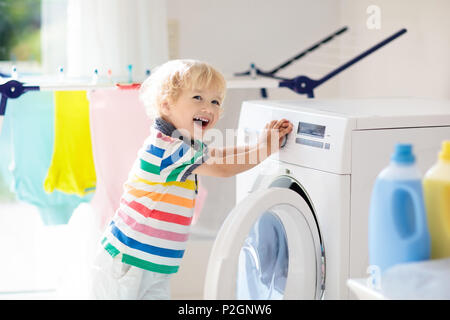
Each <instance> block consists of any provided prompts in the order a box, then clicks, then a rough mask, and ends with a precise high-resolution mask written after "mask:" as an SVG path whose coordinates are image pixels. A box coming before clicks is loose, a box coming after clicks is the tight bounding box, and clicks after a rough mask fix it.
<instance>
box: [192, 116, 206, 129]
mask: <svg viewBox="0 0 450 320" xmlns="http://www.w3.org/2000/svg"><path fill="white" fill-rule="evenodd" d="M193 121H194V123H195V124H196V125H198V126H201V127H202V129H204V128H206V127H207V126H208V124H209V121H210V120H209V119H208V118H206V117H194V118H193Z"/></svg>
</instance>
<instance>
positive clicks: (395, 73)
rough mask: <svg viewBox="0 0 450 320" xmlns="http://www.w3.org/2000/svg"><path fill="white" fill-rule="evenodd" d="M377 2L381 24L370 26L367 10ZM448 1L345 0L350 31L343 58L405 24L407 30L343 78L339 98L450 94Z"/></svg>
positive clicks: (343, 13)
mask: <svg viewBox="0 0 450 320" xmlns="http://www.w3.org/2000/svg"><path fill="white" fill-rule="evenodd" d="M369 5H377V6H378V7H379V8H380V13H381V28H380V29H379V30H377V29H372V30H370V29H368V28H367V26H366V20H367V18H368V16H369V15H368V14H367V13H366V9H367V7H368V6H369ZM449 12H450V1H448V0H429V1H423V0H395V1H392V0H376V1H375V0H345V1H341V8H340V20H341V21H342V22H343V23H346V24H348V25H349V27H350V28H351V30H352V38H351V41H346V42H345V45H346V46H345V47H344V46H343V49H342V50H343V51H342V52H343V58H344V56H350V57H351V54H353V53H354V51H355V50H356V49H357V48H360V49H361V50H363V49H364V48H368V47H370V46H371V45H373V44H375V43H376V42H378V41H380V40H382V39H384V38H385V37H387V36H389V35H391V34H393V33H394V32H396V31H397V30H399V29H401V28H406V29H407V30H408V32H407V33H406V34H404V35H403V36H401V37H400V38H398V39H397V40H395V41H394V42H392V43H391V44H388V45H387V46H386V47H384V48H382V49H380V51H379V52H376V53H374V54H373V55H371V56H370V57H368V58H366V59H365V60H364V61H362V62H361V63H358V65H357V66H355V67H352V68H351V69H349V70H347V71H345V72H344V73H342V74H341V76H340V86H341V88H340V96H342V97H367V96H371V97H377V96H403V97H406V96H415V97H432V98H446V99H448V98H450V60H449V57H450V41H449V40H450V19H449V18H448V15H449Z"/></svg>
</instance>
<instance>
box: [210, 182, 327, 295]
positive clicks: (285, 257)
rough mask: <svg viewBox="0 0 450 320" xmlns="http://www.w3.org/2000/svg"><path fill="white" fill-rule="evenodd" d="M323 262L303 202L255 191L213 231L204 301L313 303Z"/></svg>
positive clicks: (276, 191)
mask: <svg viewBox="0 0 450 320" xmlns="http://www.w3.org/2000/svg"><path fill="white" fill-rule="evenodd" d="M323 263H324V261H323V252H322V246H321V241H320V233H319V230H318V227H317V223H316V220H315V218H314V215H313V213H312V212H311V209H310V206H308V204H307V203H306V201H305V199H303V198H302V197H301V196H299V195H298V193H296V192H294V191H292V190H290V189H286V188H278V187H272V188H267V189H261V190H257V191H255V192H253V193H251V194H250V195H249V196H248V197H247V198H245V199H244V200H243V201H241V202H240V203H239V204H238V205H237V206H236V207H235V208H234V209H233V210H232V211H231V213H230V214H229V215H228V217H227V218H226V219H225V221H224V223H223V225H222V227H221V229H220V230H219V233H218V235H217V238H216V241H215V243H214V245H213V248H212V251H211V255H210V258H209V263H208V270H207V274H206V279H205V290H204V292H205V299H227V300H229V299H257V300H259V299H264V300H265V299H319V298H321V297H322V292H323V283H324V275H323V270H324V266H323Z"/></svg>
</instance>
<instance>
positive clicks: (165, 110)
mask: <svg viewBox="0 0 450 320" xmlns="http://www.w3.org/2000/svg"><path fill="white" fill-rule="evenodd" d="M161 113H162V114H163V115H165V116H168V115H170V105H169V102H168V101H167V100H164V101H162V102H161Z"/></svg>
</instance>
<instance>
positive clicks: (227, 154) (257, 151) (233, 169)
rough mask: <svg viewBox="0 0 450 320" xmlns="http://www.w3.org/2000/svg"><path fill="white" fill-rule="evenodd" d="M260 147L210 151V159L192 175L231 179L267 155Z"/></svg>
mask: <svg viewBox="0 0 450 320" xmlns="http://www.w3.org/2000/svg"><path fill="white" fill-rule="evenodd" d="M264 149H265V148H263V147H262V146H261V145H260V146H258V145H254V146H242V147H231V148H215V149H211V154H210V158H208V160H207V161H206V162H205V163H203V164H202V165H200V166H199V167H197V168H196V169H195V170H194V171H193V173H195V174H199V175H203V176H213V177H232V176H234V175H236V174H238V173H241V172H244V171H247V170H249V169H251V168H253V167H255V166H256V165H257V164H259V163H260V162H261V161H263V160H264V159H266V158H267V157H268V156H269V155H267V152H266V155H264Z"/></svg>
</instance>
